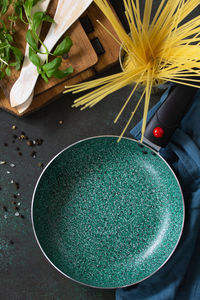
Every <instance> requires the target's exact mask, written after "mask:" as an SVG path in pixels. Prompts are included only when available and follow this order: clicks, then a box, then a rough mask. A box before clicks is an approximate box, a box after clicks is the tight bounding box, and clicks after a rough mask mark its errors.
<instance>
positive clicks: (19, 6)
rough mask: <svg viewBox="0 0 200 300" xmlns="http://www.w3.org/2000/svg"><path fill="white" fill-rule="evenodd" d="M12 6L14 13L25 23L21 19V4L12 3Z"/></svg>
mask: <svg viewBox="0 0 200 300" xmlns="http://www.w3.org/2000/svg"><path fill="white" fill-rule="evenodd" d="M13 6H14V10H15V13H16V15H17V16H18V17H19V18H20V20H21V21H22V22H23V23H26V22H25V21H24V19H23V9H22V5H21V4H18V3H14V4H13Z"/></svg>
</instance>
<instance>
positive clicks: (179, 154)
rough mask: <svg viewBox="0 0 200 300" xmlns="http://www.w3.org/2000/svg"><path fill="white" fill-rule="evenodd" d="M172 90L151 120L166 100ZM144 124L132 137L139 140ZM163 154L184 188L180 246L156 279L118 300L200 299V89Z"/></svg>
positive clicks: (121, 294)
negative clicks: (184, 209)
mask: <svg viewBox="0 0 200 300" xmlns="http://www.w3.org/2000/svg"><path fill="white" fill-rule="evenodd" d="M169 90H170V88H169V89H168V90H167V91H166V92H165V93H164V95H163V96H162V98H161V100H160V102H159V103H157V104H156V106H154V107H153V108H152V109H151V110H150V112H149V115H148V117H149V118H150V117H151V115H152V114H153V113H154V112H155V110H156V109H157V108H158V107H159V105H160V104H161V103H162V102H163V101H164V100H165V99H166V97H167V95H168V92H169ZM140 130H141V122H140V123H139V124H137V125H136V127H135V128H133V129H132V131H131V134H132V135H133V136H134V138H136V139H138V138H139V136H140ZM160 154H161V155H162V156H163V157H164V158H165V159H166V160H167V161H168V163H169V164H170V165H171V167H172V168H173V170H174V171H175V173H176V175H177V177H178V179H179V182H180V184H181V187H182V191H183V195H184V201H185V208H186V217H185V225H184V230H183V234H182V237H181V240H180V243H179V245H178V247H177V249H176V250H175V252H174V254H173V255H172V257H171V258H170V259H169V261H168V262H167V263H166V264H165V265H164V266H163V267H162V268H161V269H160V270H159V271H158V272H156V273H155V274H154V275H153V276H151V277H149V278H148V279H146V280H144V281H143V282H140V283H139V284H138V285H136V286H132V287H129V288H124V289H117V291H116V300H198V299H200V90H199V91H198V92H197V93H196V95H195V97H194V100H193V102H192V105H191V107H190V109H189V111H188V112H187V114H186V115H185V117H184V119H183V120H182V122H181V124H180V126H179V128H178V129H177V130H176V132H175V133H174V135H173V137H172V138H171V140H170V142H169V144H168V146H167V147H166V148H164V149H161V151H160Z"/></svg>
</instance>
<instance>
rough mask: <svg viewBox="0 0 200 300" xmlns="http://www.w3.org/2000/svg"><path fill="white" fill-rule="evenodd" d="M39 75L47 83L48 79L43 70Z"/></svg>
mask: <svg viewBox="0 0 200 300" xmlns="http://www.w3.org/2000/svg"><path fill="white" fill-rule="evenodd" d="M41 76H42V78H43V79H44V81H45V82H46V83H47V82H48V81H49V80H48V77H47V76H46V74H45V72H42V73H41Z"/></svg>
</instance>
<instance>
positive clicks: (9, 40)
mask: <svg viewBox="0 0 200 300" xmlns="http://www.w3.org/2000/svg"><path fill="white" fill-rule="evenodd" d="M5 37H6V39H7V41H8V42H10V43H12V42H13V37H12V35H11V34H9V33H6V34H5Z"/></svg>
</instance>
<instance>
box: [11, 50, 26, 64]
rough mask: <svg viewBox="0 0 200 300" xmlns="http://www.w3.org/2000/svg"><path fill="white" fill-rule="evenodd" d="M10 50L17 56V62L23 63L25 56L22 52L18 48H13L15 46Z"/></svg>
mask: <svg viewBox="0 0 200 300" xmlns="http://www.w3.org/2000/svg"><path fill="white" fill-rule="evenodd" d="M10 48H11V50H12V52H13V54H14V56H15V59H16V61H18V62H21V61H22V59H23V55H22V53H21V51H20V50H19V49H18V48H16V47H13V46H11V47H10Z"/></svg>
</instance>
